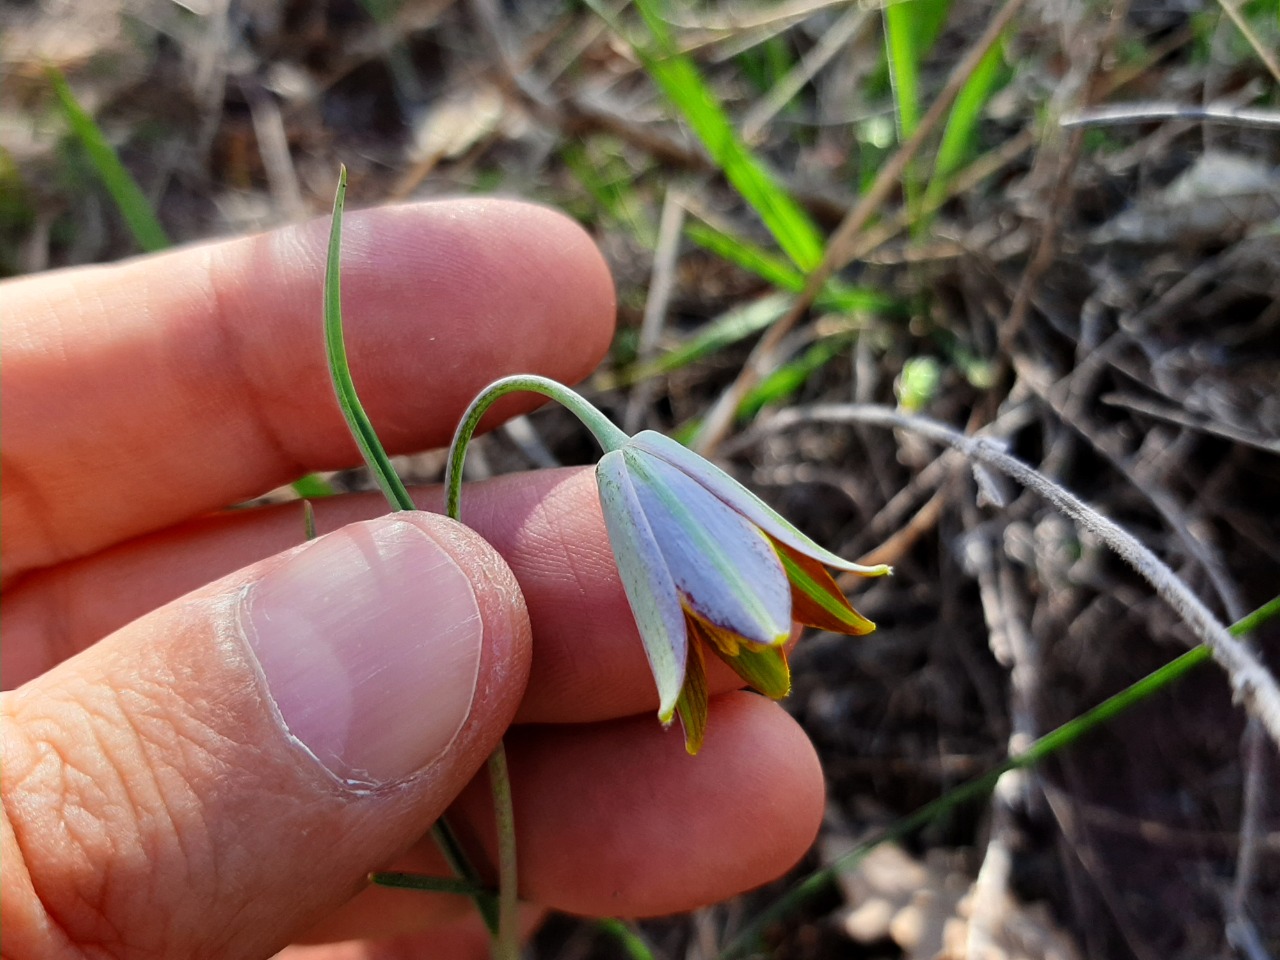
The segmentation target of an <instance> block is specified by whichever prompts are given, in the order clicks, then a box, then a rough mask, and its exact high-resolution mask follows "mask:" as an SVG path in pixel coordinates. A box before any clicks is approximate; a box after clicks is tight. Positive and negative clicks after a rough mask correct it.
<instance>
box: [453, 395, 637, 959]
mask: <svg viewBox="0 0 1280 960" xmlns="http://www.w3.org/2000/svg"><path fill="white" fill-rule="evenodd" d="M523 392H530V393H540V394H542V395H543V396H544V397H549V398H550V399H552V400H555V401H557V402H558V403H560V404H562V405H563V406H565V407H567V408H568V409H569V411H570V412H572V413H573V414H574V415H575V416H577V418H578V419H579V420H581V421H582V422H583V424H585V425H586V427H587V429H588V430H590V431H591V433H592V434H593V435H594V436H595V438H596V440H598V441H599V442H600V445H601V446H602V447H604V449H605V450H613V449H616V448H617V447H620V446H622V444H624V443H626V441H627V435H626V434H625V433H623V432H622V431H621V430H619V429H618V428H617V427H616V426H614V425H613V423H612V422H610V420H609V418H608V417H606V416H605V415H604V414H603V413H601V412H600V411H599V410H597V409H596V408H595V407H593V406H592V405H591V404H589V403H587V401H586V400H584V399H582V397H580V396H578V395H577V394H576V393H574V392H573V391H572V390H570V389H569V388H568V387H566V386H564V385H563V384H560V383H556V381H554V380H548V379H547V378H546V377H538V376H533V375H531V374H530V375H521V376H514V377H504V378H503V379H501V380H497V381H495V382H494V383H491V384H489V386H487V387H486V388H485V389H484V390H483V391H482V392H481V393H480V395H479V396H478V397H476V398H475V399H474V400H473V401H471V405H470V406H469V407H468V408H467V411H466V413H464V414H463V415H462V420H461V422H460V423H459V424H458V429H457V432H456V433H454V435H453V442H452V443H451V444H450V446H449V460H448V463H447V465H446V467H445V474H444V486H445V513H447V514H448V515H449V516H450V517H451V518H453V519H454V520H459V521H461V519H462V465H463V462H464V461H465V460H466V458H467V445H468V444H469V443H470V442H471V438H472V437H473V436H474V435H475V432H476V427H477V426H479V424H480V420H481V419H482V418H483V417H484V415H485V412H486V411H487V410H488V409H489V408H490V407H491V406H493V404H494V403H496V402H497V401H498V400H501V399H502V398H503V397H505V396H507V395H508V394H512V393H523ZM489 789H490V791H491V793H492V796H493V816H494V823H495V826H496V828H497V832H498V930H497V934H496V936H495V938H494V943H493V953H494V957H495V960H516V958H517V957H518V956H519V953H520V941H519V929H518V921H519V912H518V907H519V900H518V897H517V889H516V881H517V870H516V823H515V808H514V804H513V803H512V799H511V778H510V776H509V775H508V773H507V753H506V750H505V749H504V748H503V745H502V744H501V743H499V744H498V747H497V749H495V750H494V751H493V753H492V754H491V755H490V757H489Z"/></svg>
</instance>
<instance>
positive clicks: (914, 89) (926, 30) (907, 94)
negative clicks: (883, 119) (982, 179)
mask: <svg viewBox="0 0 1280 960" xmlns="http://www.w3.org/2000/svg"><path fill="white" fill-rule="evenodd" d="M950 7H951V0H902V2H897V3H890V4H889V5H888V6H886V7H885V8H884V37H885V49H886V55H887V57H888V61H889V80H890V83H891V85H892V89H893V102H894V107H895V110H896V113H897V117H898V136H899V138H900V139H901V140H906V139H908V138H909V137H910V136H911V135H912V134H913V133H915V131H916V127H918V126H919V125H920V114H921V110H920V101H921V97H920V65H921V63H923V62H924V58H925V56H926V55H927V54H928V52H929V48H930V47H931V46H933V41H934V40H935V39H936V38H937V36H938V32H939V31H940V30H941V29H942V24H943V23H944V22H945V21H946V17H947V12H948V10H949V9H950ZM917 170H918V167H917V165H916V164H910V165H909V166H908V168H907V170H906V172H905V173H904V175H903V189H904V192H905V193H906V196H907V206H908V208H909V209H912V210H914V209H916V208H917V207H918V205H919V193H920V183H919V176H918V174H917Z"/></svg>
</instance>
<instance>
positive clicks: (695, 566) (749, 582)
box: [620, 447, 791, 645]
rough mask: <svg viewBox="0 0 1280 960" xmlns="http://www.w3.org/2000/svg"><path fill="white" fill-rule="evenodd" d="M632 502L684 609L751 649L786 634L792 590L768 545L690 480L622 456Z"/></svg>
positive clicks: (636, 456)
mask: <svg viewBox="0 0 1280 960" xmlns="http://www.w3.org/2000/svg"><path fill="white" fill-rule="evenodd" d="M620 452H621V454H622V456H623V458H624V462H625V464H626V471H627V473H628V475H629V476H630V478H631V482H632V485H633V489H634V490H635V494H636V497H637V498H638V500H639V502H640V507H641V508H642V509H643V510H644V515H645V517H646V518H647V519H648V521H649V526H650V529H651V530H652V531H653V536H654V538H655V539H656V540H657V543H658V546H659V548H660V549H661V551H662V556H663V558H664V559H665V560H666V562H667V570H668V571H669V573H670V574H671V579H672V580H673V581H675V585H676V589H677V590H678V591H679V592H680V596H681V597H682V598H683V600H684V603H685V605H686V606H687V607H688V608H689V609H690V610H691V611H692V612H693V613H695V614H697V615H698V616H699V617H701V618H702V619H703V620H705V621H707V622H708V623H711V624H714V625H715V626H717V627H719V628H720V629H722V630H727V631H731V632H732V633H735V634H738V635H740V636H741V637H742V638H743V639H745V640H748V641H751V642H752V643H756V644H765V645H770V644H778V643H783V642H785V641H786V639H787V638H788V637H789V636H790V635H791V586H790V584H789V583H788V581H787V576H786V573H785V572H784V571H783V569H782V562H781V561H780V560H779V559H778V554H777V552H776V551H775V550H774V549H773V545H772V544H771V543H770V542H769V540H768V538H767V537H766V536H765V535H764V534H763V533H761V532H760V530H758V529H757V528H756V527H755V526H753V525H752V524H751V523H750V522H748V521H747V520H746V519H745V518H744V517H743V516H742V515H741V514H739V513H737V512H736V511H734V510H732V509H731V508H730V507H728V506H726V505H725V504H724V502H723V501H721V500H719V499H718V498H716V497H715V496H713V495H712V494H711V493H709V492H708V491H707V490H706V489H705V488H704V487H702V486H701V485H700V484H699V483H698V482H697V481H696V480H694V479H693V478H692V477H690V476H689V475H688V474H686V473H684V472H682V471H680V470H678V469H677V468H676V467H674V466H672V465H671V464H670V463H668V462H667V461H665V460H662V459H658V458H655V457H652V456H649V455H648V454H647V453H645V452H643V451H639V450H634V449H631V448H630V447H623V448H622V450H621V451H620Z"/></svg>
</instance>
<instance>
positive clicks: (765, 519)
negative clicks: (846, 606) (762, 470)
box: [628, 430, 892, 577]
mask: <svg viewBox="0 0 1280 960" xmlns="http://www.w3.org/2000/svg"><path fill="white" fill-rule="evenodd" d="M628 446H630V447H631V448H632V449H635V450H641V451H644V452H645V453H647V454H650V455H651V456H654V457H657V458H659V459H661V460H663V461H665V462H667V463H669V464H671V466H673V467H675V468H676V469H678V470H680V471H681V472H682V473H685V474H687V475H688V476H690V477H692V478H693V479H694V480H695V481H697V482H698V483H699V484H700V485H701V486H702V487H704V488H705V489H707V490H709V491H710V492H711V493H712V494H714V495H715V496H716V497H717V498H719V499H720V500H722V501H723V502H724V503H727V504H728V505H729V506H730V507H732V508H733V509H734V510H735V511H737V512H738V513H740V514H742V516H744V517H746V518H747V519H748V520H750V521H751V522H752V523H753V524H755V525H756V526H757V527H759V528H760V529H761V530H763V531H764V532H765V533H767V534H768V535H769V536H770V537H772V538H773V539H774V540H776V541H778V542H779V543H785V544H786V545H787V546H789V547H790V548H791V549H793V550H795V551H797V552H798V553H803V554H805V555H806V556H810V557H813V559H815V560H817V561H819V562H821V563H823V564H826V565H827V566H828V567H835V568H836V569H837V570H848V571H849V572H851V573H860V574H862V575H863V576H865V577H879V576H883V575H884V574H886V573H891V572H892V570H891V568H890V567H888V566H887V565H885V564H883V563H881V564H877V565H876V566H874V567H867V566H863V565H862V564H860V563H852V562H851V561H849V560H845V559H844V558H842V557H840V556H839V555H838V554H834V553H832V552H831V551H830V550H825V549H823V548H822V547H820V546H818V544H816V543H814V542H813V541H812V540H810V539H809V538H808V537H806V536H805V535H804V534H803V533H801V532H800V531H799V530H797V529H796V528H795V527H793V526H792V525H791V524H790V523H788V522H787V520H786V519H785V518H783V516H782V515H781V514H780V513H778V512H777V511H776V510H774V509H773V508H772V507H770V506H769V505H768V504H767V503H765V502H764V501H763V500H761V499H760V498H759V497H757V496H756V495H755V494H754V493H752V492H751V491H750V490H748V489H747V488H746V487H744V486H743V485H742V484H740V483H739V482H738V481H737V480H735V479H733V477H731V476H729V475H728V474H727V473H725V472H724V471H723V470H721V469H720V468H719V467H717V466H716V465H715V464H713V463H711V462H710V461H709V460H706V459H704V458H702V457H700V456H698V455H697V454H696V453H694V452H693V451H692V450H689V449H688V448H686V447H684V446H682V445H681V444H679V443H677V442H676V441H675V440H672V439H671V438H670V437H665V436H663V435H662V434H660V433H657V432H655V431H653V430H642V431H641V432H640V433H637V434H636V435H635V436H634V437H632V438H631V441H630V443H629V444H628Z"/></svg>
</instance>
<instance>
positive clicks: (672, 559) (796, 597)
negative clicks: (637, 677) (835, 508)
mask: <svg viewBox="0 0 1280 960" xmlns="http://www.w3.org/2000/svg"><path fill="white" fill-rule="evenodd" d="M596 480H597V483H598V485H599V490H600V503H601V506H602V508H603V511H604V519H605V525H606V527H607V529H608V533H609V542H610V545H611V546H612V548H613V555H614V558H615V559H616V560H617V563H618V571H619V573H620V575H621V577H622V584H623V587H624V588H625V590H626V593H627V599H628V600H629V601H630V603H631V609H632V612H633V614H634V615H635V619H636V625H637V627H638V628H639V631H640V638H641V640H642V641H643V642H644V648H645V653H646V654H647V655H648V658H649V666H650V668H651V669H652V671H653V676H654V680H655V681H656V682H657V686H658V697H659V708H658V718H659V719H660V720H661V721H662V722H663V723H664V724H669V723H670V722H671V720H672V719H673V717H674V716H675V715H677V714H678V715H679V717H680V721H681V724H682V725H683V726H684V734H685V747H686V749H687V750H688V751H689V753H697V752H698V750H699V748H700V747H701V746H702V739H703V734H704V732H705V730H706V723H707V676H706V665H705V657H706V651H707V650H710V651H711V653H712V654H714V655H715V656H717V657H719V658H720V659H721V660H723V661H724V662H725V663H727V664H728V665H729V666H730V667H731V668H733V670H734V671H735V672H736V673H737V674H738V676H739V677H741V678H742V679H743V680H744V681H745V682H746V683H747V684H748V685H749V686H751V687H752V688H754V689H756V690H758V691H759V692H760V693H762V694H764V695H765V696H768V697H772V698H773V699H775V700H776V699H780V698H781V697H784V696H786V695H787V693H788V692H789V691H790V689H791V672H790V669H789V667H788V665H787V652H786V643H787V641H788V640H789V639H790V637H791V630H792V623H793V622H798V623H801V624H804V625H806V626H813V627H818V628H820V629H823V630H830V631H834V632H837V633H844V634H851V635H859V634H865V633H870V632H871V631H872V630H874V629H875V624H873V623H872V622H871V621H870V620H868V619H867V618H866V617H864V616H862V615H861V614H859V613H858V612H857V611H856V610H854V609H853V607H852V606H850V604H849V601H848V600H847V599H846V598H845V596H844V593H843V592H842V591H841V590H840V588H839V587H838V586H836V583H835V581H834V580H833V579H832V577H831V574H830V573H828V572H827V569H826V568H827V567H832V568H835V569H837V570H848V571H851V572H854V573H859V574H862V575H864V576H880V575H882V574H886V573H888V572H889V568H888V567H887V566H884V565H880V566H874V567H867V566H862V565H859V564H856V563H850V562H848V561H846V560H843V559H841V558H840V557H838V556H836V555H835V554H833V553H830V552H828V551H827V550H824V549H823V548H822V547H820V546H818V545H817V544H816V543H814V542H813V541H812V540H810V539H809V538H808V537H806V536H805V535H804V534H803V533H801V532H800V531H799V530H797V529H796V528H795V527H793V526H792V525H791V524H790V523H788V522H787V521H786V520H784V519H783V518H782V517H781V516H780V515H779V514H778V513H776V512H775V511H774V510H772V509H770V508H769V507H768V506H767V505H766V504H765V503H764V502H763V501H761V500H760V499H759V498H758V497H756V496H755V495H754V494H753V493H751V492H750V491H749V490H747V489H746V488H745V487H743V486H742V485H741V484H740V483H738V482H737V481H736V480H734V479H733V478H732V477H730V476H729V475H728V474H726V473H724V471H722V470H720V469H718V468H716V467H715V466H713V465H712V464H711V463H709V462H708V461H706V460H704V459H703V458H702V457H700V456H698V455H697V454H695V453H693V452H692V451H690V450H688V449H686V448H685V447H683V446H681V445H680V444H679V443H677V442H676V441H674V440H671V439H669V438H668V437H664V436H663V435H662V434H659V433H654V432H652V431H648V430H646V431H644V432H642V433H639V434H636V435H635V436H634V437H631V438H629V439H627V440H625V442H623V443H621V444H620V445H618V446H616V447H614V449H611V450H609V451H608V452H606V453H605V455H604V456H603V457H602V458H601V460H600V462H599V464H598V465H597V467H596Z"/></svg>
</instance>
